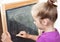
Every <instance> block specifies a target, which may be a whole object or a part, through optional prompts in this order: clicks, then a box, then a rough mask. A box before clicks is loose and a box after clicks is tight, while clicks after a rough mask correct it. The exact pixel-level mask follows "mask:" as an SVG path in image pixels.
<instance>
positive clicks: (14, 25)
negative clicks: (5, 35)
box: [6, 4, 38, 36]
mask: <svg viewBox="0 0 60 42" xmlns="http://www.w3.org/2000/svg"><path fill="white" fill-rule="evenodd" d="M33 5H34V4H30V5H26V6H22V7H17V8H14V9H9V10H6V17H7V25H8V31H9V33H10V34H11V35H14V36H15V35H16V34H18V33H19V32H20V31H26V32H27V33H29V34H33V35H38V32H37V28H36V26H35V24H34V23H33V18H32V15H31V8H32V6H33Z"/></svg>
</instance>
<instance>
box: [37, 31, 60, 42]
mask: <svg viewBox="0 0 60 42" xmlns="http://www.w3.org/2000/svg"><path fill="white" fill-rule="evenodd" d="M36 42H60V35H59V32H58V31H57V30H56V31H53V32H46V33H42V35H40V36H39V37H38V39H37V41H36Z"/></svg>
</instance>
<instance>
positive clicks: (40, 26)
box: [33, 16, 44, 29]
mask: <svg viewBox="0 0 60 42" xmlns="http://www.w3.org/2000/svg"><path fill="white" fill-rule="evenodd" d="M33 19H34V24H35V25H36V26H37V27H38V29H43V28H44V27H43V25H42V20H41V19H40V18H38V17H36V16H33Z"/></svg>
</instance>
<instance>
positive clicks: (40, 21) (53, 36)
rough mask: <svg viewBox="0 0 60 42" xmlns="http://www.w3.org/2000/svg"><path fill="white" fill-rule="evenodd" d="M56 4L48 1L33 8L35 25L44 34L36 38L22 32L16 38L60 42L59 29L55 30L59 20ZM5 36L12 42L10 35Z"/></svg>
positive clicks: (40, 41) (37, 41)
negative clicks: (55, 24) (56, 22)
mask: <svg viewBox="0 0 60 42" xmlns="http://www.w3.org/2000/svg"><path fill="white" fill-rule="evenodd" d="M54 2H55V1H54V0H48V1H47V2H45V3H40V4H39V3H37V4H36V5H35V6H33V8H32V17H33V19H34V23H35V24H36V26H37V27H38V29H40V30H43V32H42V34H40V35H39V36H36V35H30V34H28V33H26V32H25V31H21V32H20V33H19V34H17V35H16V36H19V37H23V38H29V39H33V40H36V42H60V35H59V33H58V31H57V29H56V28H54V23H55V21H56V19H57V6H56V5H54V4H53V3H54ZM3 34H4V35H5V36H6V38H8V40H9V42H12V41H11V38H10V36H9V35H10V34H9V33H3ZM7 34H8V35H7ZM4 35H2V41H3V42H5V41H6V38H5V39H4V40H5V41H4V40H3V36H4Z"/></svg>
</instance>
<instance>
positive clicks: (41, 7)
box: [31, 0, 57, 22]
mask: <svg viewBox="0 0 60 42" xmlns="http://www.w3.org/2000/svg"><path fill="white" fill-rule="evenodd" d="M54 2H55V0H48V1H47V2H45V3H37V4H36V5H34V6H33V8H32V11H31V12H32V15H33V14H35V15H36V16H37V17H41V19H45V18H48V19H50V20H51V21H52V22H55V21H56V19H57V6H56V5H54V4H53V3H54Z"/></svg>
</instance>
